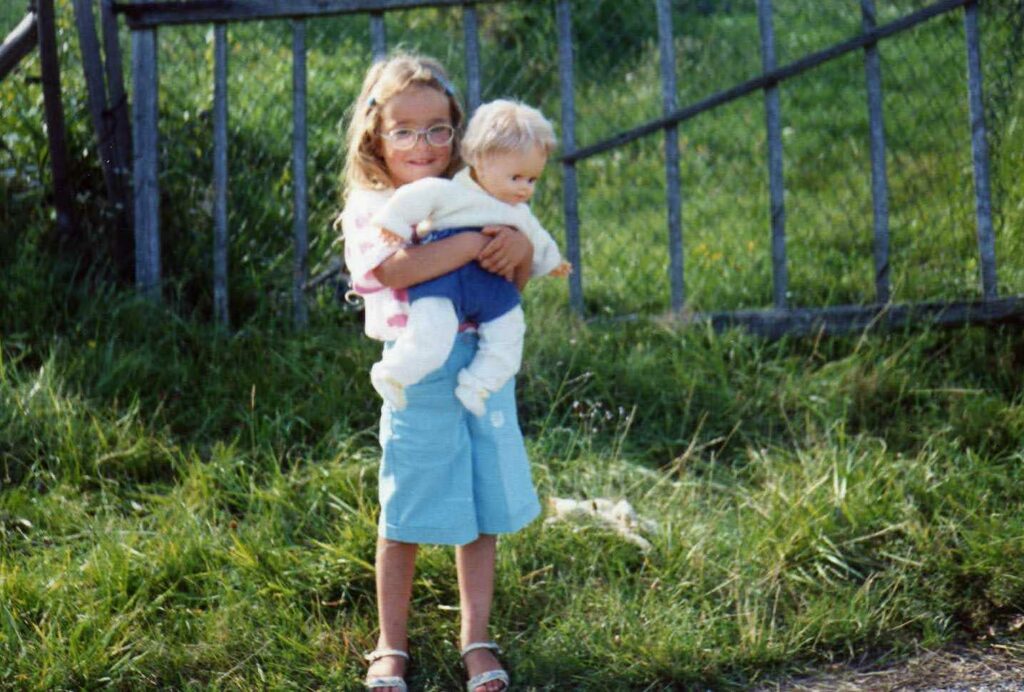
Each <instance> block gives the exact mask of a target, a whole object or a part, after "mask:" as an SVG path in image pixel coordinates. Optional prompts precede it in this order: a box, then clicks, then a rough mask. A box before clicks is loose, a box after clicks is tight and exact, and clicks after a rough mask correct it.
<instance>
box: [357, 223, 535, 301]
mask: <svg viewBox="0 0 1024 692" xmlns="http://www.w3.org/2000/svg"><path fill="white" fill-rule="evenodd" d="M527 256H529V257H530V258H532V256H533V245H532V244H531V243H530V240H529V238H527V237H526V236H524V235H523V234H522V233H519V232H518V231H516V230H513V229H511V228H508V227H501V226H499V227H492V226H488V227H486V228H485V229H484V232H483V233H459V234H457V235H454V236H451V237H450V238H445V239H444V240H438V241H435V242H433V243H427V244H426V245H410V246H408V247H404V248H402V249H401V250H399V251H398V252H396V253H395V254H393V255H391V256H390V257H388V258H387V259H386V260H384V261H383V262H381V263H380V264H379V265H377V268H376V269H375V270H374V271H373V273H374V275H375V276H376V277H377V280H378V281H380V282H381V283H382V284H384V285H385V286H387V287H388V288H395V289H402V288H408V287H409V286H413V285H415V284H418V283H421V282H423V281H427V280H429V279H433V278H436V277H438V276H441V275H442V274H447V273H448V272H450V271H452V270H453V269H458V268H459V267H461V266H462V265H464V264H466V263H467V262H472V261H473V260H478V261H479V262H480V266H482V267H483V268H484V269H486V270H487V271H489V272H492V273H494V274H500V275H501V276H503V277H505V278H506V279H508V280H509V281H515V280H516V269H517V267H518V266H519V265H520V264H521V263H522V262H523V258H524V257H527Z"/></svg>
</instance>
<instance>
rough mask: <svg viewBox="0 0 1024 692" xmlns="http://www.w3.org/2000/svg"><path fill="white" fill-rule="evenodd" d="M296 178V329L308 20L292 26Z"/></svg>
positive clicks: (303, 237)
mask: <svg viewBox="0 0 1024 692" xmlns="http://www.w3.org/2000/svg"><path fill="white" fill-rule="evenodd" d="M292 32H293V34H292V94H293V96H292V103H293V106H292V121H293V124H292V178H293V179H294V181H295V183H294V185H295V264H294V269H293V272H292V275H293V280H292V302H293V306H294V310H295V313H294V317H295V326H296V327H299V328H302V327H305V326H306V324H307V322H308V321H309V316H308V314H307V310H306V296H305V295H304V293H303V286H304V285H305V283H306V274H307V268H306V261H307V259H306V258H307V255H308V254H309V242H308V240H307V239H308V235H309V232H308V229H307V208H306V202H307V199H306V198H307V195H306V20H304V19H296V20H294V21H293V23H292Z"/></svg>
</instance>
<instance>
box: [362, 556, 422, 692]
mask: <svg viewBox="0 0 1024 692" xmlns="http://www.w3.org/2000/svg"><path fill="white" fill-rule="evenodd" d="M416 548H417V545H416V544H415V543H400V542H398V541H389V540H388V539H386V538H378V539H377V617H378V618H379V620H380V637H379V638H378V639H377V648H378V649H400V650H402V651H408V650H409V599H410V598H411V597H412V578H413V574H414V573H415V569H416ZM392 675H397V676H399V677H403V676H404V675H405V660H404V659H402V658H399V657H397V656H388V657H386V658H382V659H379V660H377V661H374V662H373V663H372V664H370V668H369V670H368V671H367V673H366V676H367V678H371V677H390V676H392ZM382 690H383V691H384V692H397V689H396V688H394V687H385V688H382Z"/></svg>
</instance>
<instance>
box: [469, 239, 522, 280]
mask: <svg viewBox="0 0 1024 692" xmlns="http://www.w3.org/2000/svg"><path fill="white" fill-rule="evenodd" d="M481 233H483V234H484V235H485V236H488V237H490V239H491V240H490V242H489V243H487V245H486V246H485V247H484V249H483V250H481V251H480V254H478V255H477V256H476V261H477V262H479V263H480V266H481V267H483V268H484V269H486V270H487V271H489V272H491V273H492V274H498V275H500V276H502V277H504V278H506V279H508V280H509V281H514V280H515V277H516V266H518V265H519V264H520V263H521V262H522V261H523V259H524V258H525V257H526V256H527V253H529V252H531V251H532V250H533V245H532V244H531V243H530V240H529V238H527V237H526V236H525V235H523V234H522V233H520V232H519V231H517V230H515V229H514V228H512V227H511V226H485V227H484V229H483V231H481Z"/></svg>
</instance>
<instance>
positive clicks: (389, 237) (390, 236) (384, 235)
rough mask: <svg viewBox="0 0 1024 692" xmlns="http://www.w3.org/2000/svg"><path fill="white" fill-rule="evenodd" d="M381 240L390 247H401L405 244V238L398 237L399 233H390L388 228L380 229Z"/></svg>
mask: <svg viewBox="0 0 1024 692" xmlns="http://www.w3.org/2000/svg"><path fill="white" fill-rule="evenodd" d="M380 238H381V240H383V241H384V242H385V243H387V244H388V245H401V244H402V243H404V242H405V238H403V237H402V236H400V235H398V234H397V233H393V232H391V231H389V230H388V229H386V228H382V229H380Z"/></svg>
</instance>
